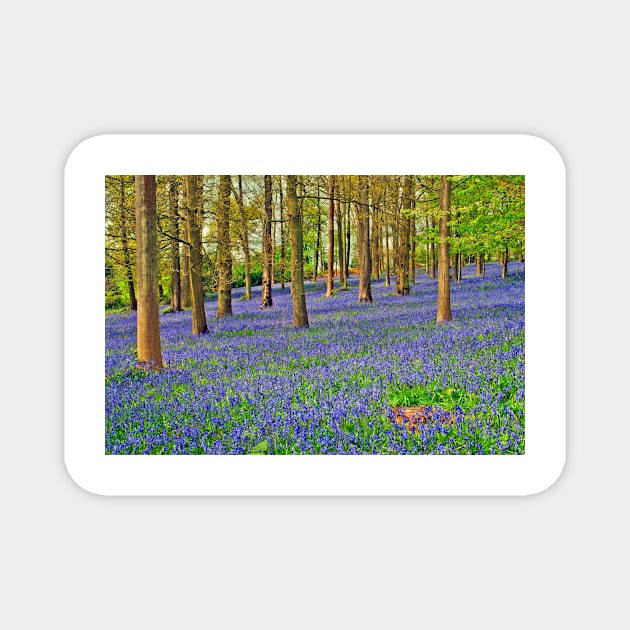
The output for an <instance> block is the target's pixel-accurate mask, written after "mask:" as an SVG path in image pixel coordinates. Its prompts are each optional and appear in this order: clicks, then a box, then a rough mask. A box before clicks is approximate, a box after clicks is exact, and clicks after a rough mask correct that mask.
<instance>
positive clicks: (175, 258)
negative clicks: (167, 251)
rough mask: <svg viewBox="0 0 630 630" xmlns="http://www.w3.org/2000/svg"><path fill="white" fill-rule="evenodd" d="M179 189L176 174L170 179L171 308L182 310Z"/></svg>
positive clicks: (177, 310) (176, 310)
mask: <svg viewBox="0 0 630 630" xmlns="http://www.w3.org/2000/svg"><path fill="white" fill-rule="evenodd" d="M178 205H179V190H178V186H177V181H176V178H175V176H174V175H171V177H169V181H168V211H169V220H170V227H171V236H172V238H171V310H172V311H174V312H175V313H177V312H179V311H181V310H182V292H181V282H180V279H181V274H180V257H179V249H180V242H179V212H178Z"/></svg>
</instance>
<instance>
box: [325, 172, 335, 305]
mask: <svg viewBox="0 0 630 630" xmlns="http://www.w3.org/2000/svg"><path fill="white" fill-rule="evenodd" d="M334 267H335V176H334V175H330V176H329V178H328V276H327V281H326V297H330V296H331V295H332V294H333V291H334V290H335V280H334V273H335V269H334Z"/></svg>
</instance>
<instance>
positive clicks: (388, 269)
mask: <svg viewBox="0 0 630 630" xmlns="http://www.w3.org/2000/svg"><path fill="white" fill-rule="evenodd" d="M390 275H391V269H390V267H389V228H388V226H387V223H385V286H386V287H391V286H392V283H391V281H390V279H389V278H390Z"/></svg>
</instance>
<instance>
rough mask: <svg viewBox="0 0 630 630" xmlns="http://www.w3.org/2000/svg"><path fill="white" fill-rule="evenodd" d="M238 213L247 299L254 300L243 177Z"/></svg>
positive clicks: (240, 179)
mask: <svg viewBox="0 0 630 630" xmlns="http://www.w3.org/2000/svg"><path fill="white" fill-rule="evenodd" d="M236 202H237V203H238V213H239V219H240V228H241V229H240V234H241V246H242V247H243V256H244V257H245V299H246V300H251V299H252V261H251V256H250V253H249V236H248V229H247V217H246V216H245V201H244V199H243V176H242V175H239V176H238V196H237V198H236Z"/></svg>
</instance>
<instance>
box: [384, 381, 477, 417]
mask: <svg viewBox="0 0 630 630" xmlns="http://www.w3.org/2000/svg"><path fill="white" fill-rule="evenodd" d="M387 401H388V403H389V405H390V407H421V406H429V405H430V406H432V407H440V408H441V409H444V410H446V411H455V408H456V407H460V408H461V409H462V411H464V412H466V411H470V410H471V409H472V408H473V407H475V406H476V405H477V404H478V402H479V397H478V396H476V395H475V394H471V393H470V392H466V391H463V390H459V389H456V388H454V387H447V388H446V389H437V388H436V387H433V386H431V385H399V384H397V385H394V386H392V387H390V388H389V390H388V393H387Z"/></svg>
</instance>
